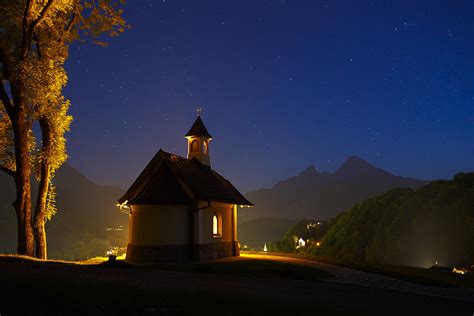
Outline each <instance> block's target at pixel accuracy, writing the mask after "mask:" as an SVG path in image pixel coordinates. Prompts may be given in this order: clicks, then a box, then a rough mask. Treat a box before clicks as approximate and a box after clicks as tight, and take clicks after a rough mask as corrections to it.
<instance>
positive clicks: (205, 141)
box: [185, 108, 212, 166]
mask: <svg viewBox="0 0 474 316" xmlns="http://www.w3.org/2000/svg"><path fill="white" fill-rule="evenodd" d="M196 112H197V115H198V116H197V118H196V121H194V124H193V126H191V129H190V130H189V132H187V133H186V135H185V137H186V138H187V139H188V159H193V158H196V159H197V160H199V161H200V162H201V163H202V164H203V165H207V166H210V165H211V161H210V158H209V142H210V141H211V140H212V136H211V134H209V132H208V131H207V129H206V126H204V122H203V121H202V119H201V112H202V109H201V108H198V109H197V111H196Z"/></svg>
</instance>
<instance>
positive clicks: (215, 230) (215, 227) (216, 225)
mask: <svg viewBox="0 0 474 316" xmlns="http://www.w3.org/2000/svg"><path fill="white" fill-rule="evenodd" d="M212 234H213V235H214V236H217V235H219V219H218V218H217V215H213V216H212Z"/></svg>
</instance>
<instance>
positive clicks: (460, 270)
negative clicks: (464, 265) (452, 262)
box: [453, 268, 466, 274]
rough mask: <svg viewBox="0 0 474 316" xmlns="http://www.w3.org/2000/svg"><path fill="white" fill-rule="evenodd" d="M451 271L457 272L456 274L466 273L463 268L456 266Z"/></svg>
mask: <svg viewBox="0 0 474 316" xmlns="http://www.w3.org/2000/svg"><path fill="white" fill-rule="evenodd" d="M453 272H454V273H457V274H466V271H465V270H463V269H456V268H454V269H453Z"/></svg>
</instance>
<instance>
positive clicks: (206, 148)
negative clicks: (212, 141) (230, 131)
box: [203, 140, 209, 155]
mask: <svg viewBox="0 0 474 316" xmlns="http://www.w3.org/2000/svg"><path fill="white" fill-rule="evenodd" d="M203 145H204V153H205V154H206V155H209V142H208V141H207V140H205V141H204V143H203Z"/></svg>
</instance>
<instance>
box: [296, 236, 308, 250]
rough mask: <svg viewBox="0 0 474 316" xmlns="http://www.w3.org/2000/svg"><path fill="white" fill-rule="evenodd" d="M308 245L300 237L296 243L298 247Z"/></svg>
mask: <svg viewBox="0 0 474 316" xmlns="http://www.w3.org/2000/svg"><path fill="white" fill-rule="evenodd" d="M305 246H306V241H304V239H303V238H300V239H298V242H297V243H296V249H298V248H301V247H305Z"/></svg>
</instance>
